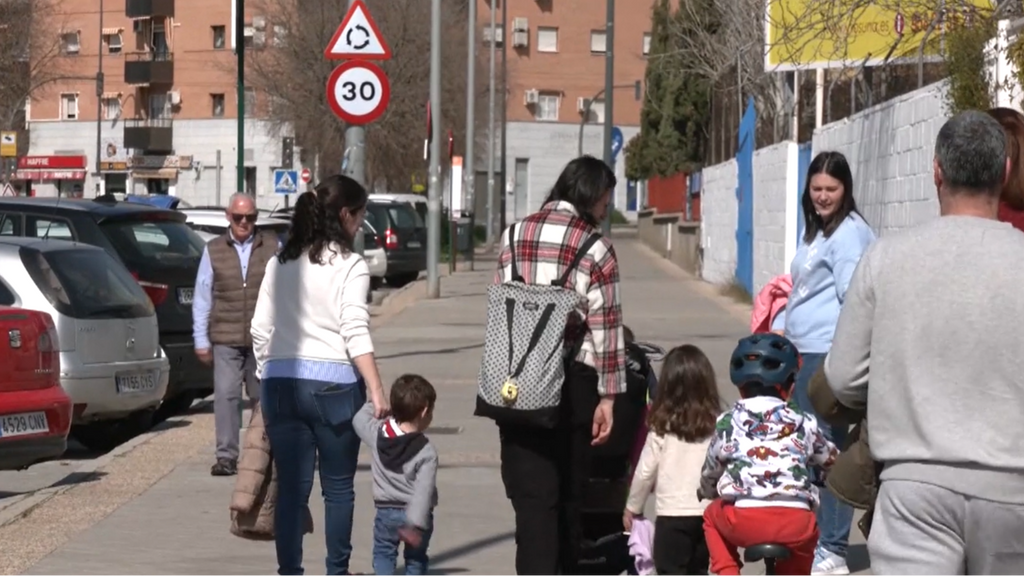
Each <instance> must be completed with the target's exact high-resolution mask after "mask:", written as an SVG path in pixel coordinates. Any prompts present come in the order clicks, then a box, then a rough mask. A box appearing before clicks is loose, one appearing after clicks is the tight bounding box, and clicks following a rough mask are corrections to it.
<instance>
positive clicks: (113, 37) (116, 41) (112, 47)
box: [104, 32, 124, 54]
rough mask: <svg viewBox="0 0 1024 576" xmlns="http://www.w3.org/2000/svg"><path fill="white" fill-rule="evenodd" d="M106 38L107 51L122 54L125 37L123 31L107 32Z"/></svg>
mask: <svg viewBox="0 0 1024 576" xmlns="http://www.w3.org/2000/svg"><path fill="white" fill-rule="evenodd" d="M104 36H105V37H104V39H105V40H106V41H107V53H109V54H120V53H121V50H122V49H123V48H124V38H123V37H122V35H121V33H120V32H118V33H116V34H106V35H104Z"/></svg>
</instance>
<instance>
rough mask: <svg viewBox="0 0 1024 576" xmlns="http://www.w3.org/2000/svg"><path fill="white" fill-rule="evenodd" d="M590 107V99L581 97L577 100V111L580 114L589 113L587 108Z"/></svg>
mask: <svg viewBox="0 0 1024 576" xmlns="http://www.w3.org/2000/svg"><path fill="white" fill-rule="evenodd" d="M589 105H590V98H584V97H582V96H580V97H579V98H577V99H576V111H577V112H579V113H580V114H582V113H584V112H586V111H587V106H589Z"/></svg>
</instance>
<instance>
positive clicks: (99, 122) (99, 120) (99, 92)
mask: <svg viewBox="0 0 1024 576" xmlns="http://www.w3.org/2000/svg"><path fill="white" fill-rule="evenodd" d="M102 134H103V0H100V41H99V45H98V50H97V51H96V162H95V165H96V196H99V195H100V189H101V188H102V187H103V186H102V185H101V182H102V181H103V176H102V175H101V174H100V154H101V153H102V148H103V143H102V140H103V135H102Z"/></svg>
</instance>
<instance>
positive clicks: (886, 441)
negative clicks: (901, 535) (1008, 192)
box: [825, 216, 1024, 504]
mask: <svg viewBox="0 0 1024 576" xmlns="http://www.w3.org/2000/svg"><path fill="white" fill-rule="evenodd" d="M1022 337H1024V233H1021V232H1019V231H1018V230H1016V229H1014V228H1013V227H1011V226H1010V225H1009V224H1004V223H1001V222H997V221H995V220H987V219H982V218H975V217H969V216H944V217H940V218H937V219H935V220H934V221H932V222H929V223H927V224H924V225H921V226H917V227H915V228H911V229H909V230H906V231H903V232H900V233H896V234H892V235H890V236H884V237H882V238H881V239H879V240H878V241H877V242H876V243H875V244H874V245H872V246H871V248H869V249H868V251H867V252H866V253H865V254H864V257H863V258H862V259H861V261H860V265H859V266H858V267H857V271H856V272H855V273H854V275H853V279H852V281H851V283H850V287H849V290H848V291H847V293H846V302H845V303H844V305H843V309H842V313H841V314H840V316H839V324H838V326H837V327H836V332H835V338H834V340H833V343H832V349H831V351H830V352H829V355H828V358H827V359H826V361H825V373H826V375H827V376H828V380H829V384H830V385H831V387H832V390H833V391H834V392H835V395H836V398H837V399H838V400H839V401H840V402H841V403H843V404H845V405H847V406H849V407H851V408H862V407H864V406H865V402H866V407H867V415H868V417H867V426H868V432H869V436H870V437H871V454H872V456H873V457H874V458H875V459H876V460H879V461H882V462H883V463H884V464H885V470H884V472H883V473H882V479H883V480H910V481H917V482H924V483H928V484H933V485H937V486H940V487H944V488H947V489H949V490H953V491H955V492H959V493H961V494H965V495H967V496H972V497H977V498H983V499H986V500H993V501H996V502H1006V503H1013V504H1024V450H1022V449H1021V446H1022V445H1024V418H1022V417H1021V414H1022V411H1024V349H1022V343H1021V341H1022ZM869 382H870V385H869Z"/></svg>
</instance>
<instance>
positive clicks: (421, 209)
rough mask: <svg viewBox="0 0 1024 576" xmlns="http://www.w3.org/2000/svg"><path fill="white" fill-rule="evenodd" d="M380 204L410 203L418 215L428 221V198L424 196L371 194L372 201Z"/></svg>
mask: <svg viewBox="0 0 1024 576" xmlns="http://www.w3.org/2000/svg"><path fill="white" fill-rule="evenodd" d="M374 200H376V201H379V202H408V203H409V204H410V205H412V207H413V209H414V210H416V213H417V214H419V215H420V218H421V219H422V220H423V221H424V222H426V221H427V197H426V195H424V194H410V193H391V192H387V193H375V194H370V201H374Z"/></svg>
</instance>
